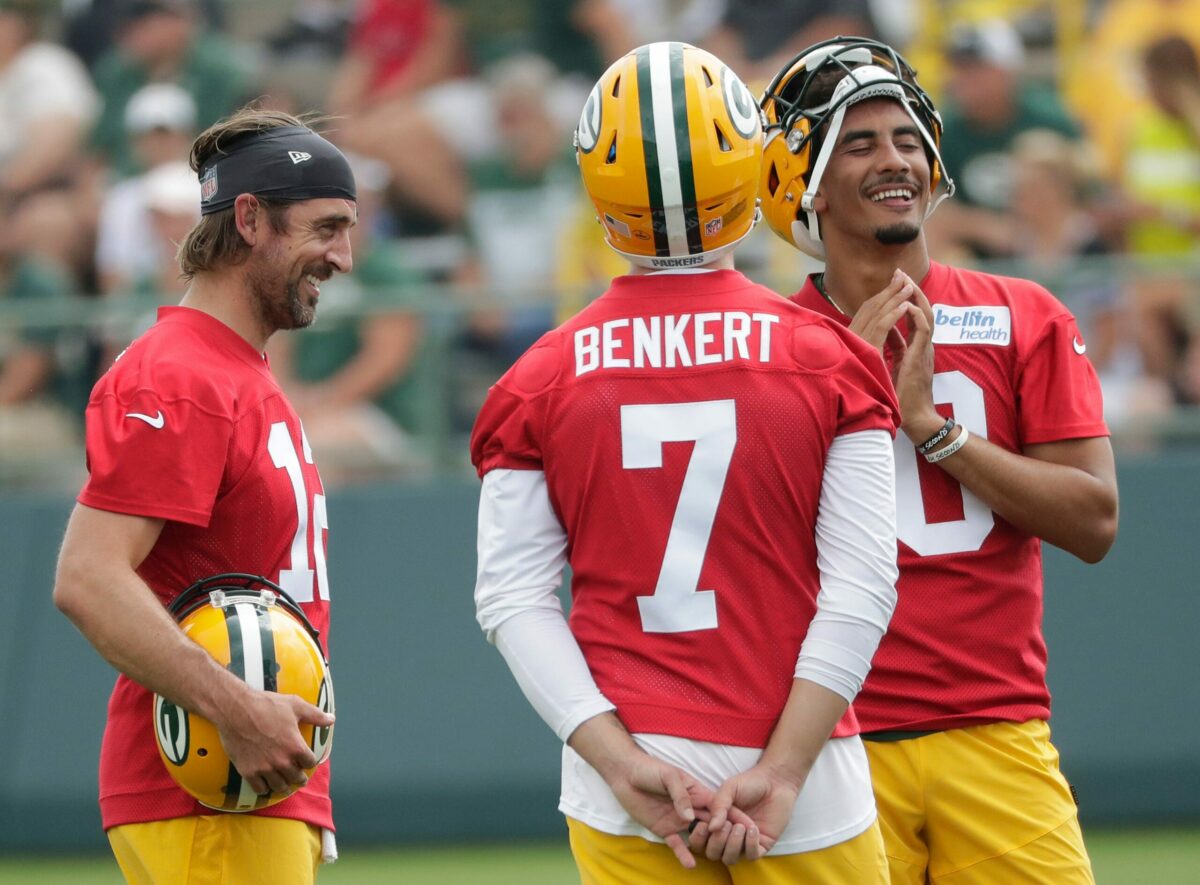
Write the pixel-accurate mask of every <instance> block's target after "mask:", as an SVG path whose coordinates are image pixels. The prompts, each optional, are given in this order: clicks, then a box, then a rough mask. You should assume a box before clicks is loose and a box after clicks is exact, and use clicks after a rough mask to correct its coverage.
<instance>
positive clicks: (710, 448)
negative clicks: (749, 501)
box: [621, 399, 737, 633]
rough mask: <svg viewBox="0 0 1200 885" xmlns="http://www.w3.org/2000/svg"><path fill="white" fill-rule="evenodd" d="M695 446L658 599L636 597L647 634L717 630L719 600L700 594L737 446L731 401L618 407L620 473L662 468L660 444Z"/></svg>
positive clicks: (711, 594)
mask: <svg viewBox="0 0 1200 885" xmlns="http://www.w3.org/2000/svg"><path fill="white" fill-rule="evenodd" d="M669 442H695V444H696V445H695V447H694V448H693V449H692V457H691V460H689V461H688V466H687V471H686V472H685V474H684V477H683V487H682V488H681V489H680V491H679V502H678V504H677V505H676V507H675V513H674V515H673V517H672V519H671V531H670V533H669V534H668V535H667V549H666V551H665V553H664V554H663V560H662V568H661V569H660V570H659V573H658V581H657V583H656V584H655V586H654V595H653V596H639V597H638V609H639V611H640V613H641V616H642V629H643V630H645V631H646V632H647V633H685V632H688V631H691V630H715V629H716V627H717V594H716V591H715V590H700V589H699V584H700V570H701V569H702V568H703V567H704V557H705V554H706V553H707V551H708V541H709V537H710V536H711V535H712V527H713V520H714V519H716V515H717V505H718V504H720V501H721V493H722V491H723V490H724V488H725V477H726V476H727V474H728V473H729V462H730V461H731V460H732V459H733V449H734V446H736V445H737V414H736V410H735V408H734V401H733V400H731V399H726V400H713V401H711V402H700V403H650V404H644V405H632V406H621V466H622V467H624V468H625V469H626V470H648V469H654V468H659V469H661V468H662V451H663V444H664V443H669Z"/></svg>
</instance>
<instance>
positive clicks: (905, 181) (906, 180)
mask: <svg viewBox="0 0 1200 885" xmlns="http://www.w3.org/2000/svg"><path fill="white" fill-rule="evenodd" d="M886 184H902V185H905V186H906V187H911V188H912V189H913V190H915V191H916V192H917V193H920V192H921V186H920V185H919V184H917V182H916V179H914V178H911V177H910V176H908V175H887V176H884V177H883V178H878V179H876V180H875V181H872V182H871V183H869V184H867V185H865V186H864V187H863V190H864V191H869V190H874V189H875V188H877V187H880V186H881V185H886Z"/></svg>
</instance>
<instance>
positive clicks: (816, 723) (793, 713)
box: [758, 679, 849, 791]
mask: <svg viewBox="0 0 1200 885" xmlns="http://www.w3.org/2000/svg"><path fill="white" fill-rule="evenodd" d="M848 706H849V703H848V702H847V701H846V699H845V698H843V697H842V696H841V695H839V694H837V693H835V692H832V691H830V690H829V689H827V688H825V687H823V686H820V685H817V684H816V683H815V682H809V681H808V680H807V679H794V680H792V690H791V692H790V693H789V695H788V700H787V704H786V705H785V706H784V708H783V713H782V714H781V715H780V717H779V722H778V723H777V724H776V725H775V730H774V731H773V732H772V733H771V739H770V740H769V741H768V742H767V746H766V749H765V750H763V755H762V759H761V760H759V763H758V764H759V765H760V766H762V767H765V768H767V769H769V770H771V771H772V772H774V773H775V774H776V775H777V776H778V777H780V778H782V779H783V780H785V781H787V782H788V783H791V784H793V785H795V787H796V789H797V791H799V790H800V789H801V788H802V787H803V786H804V781H805V780H806V779H807V778H808V772H809V769H811V768H812V766H813V763H814V762H815V761H816V759H817V756H819V755H820V753H821V750H822V748H824V746H825V742H826V741H828V740H829V736H830V735H831V734H833V729H834V728H835V727H836V726H837V723H838V720H839V719H841V718H842V716H843V715H844V714H845V712H846V708H847V707H848Z"/></svg>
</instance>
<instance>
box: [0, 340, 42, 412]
mask: <svg viewBox="0 0 1200 885" xmlns="http://www.w3.org/2000/svg"><path fill="white" fill-rule="evenodd" d="M53 372H54V358H53V357H52V356H51V355H50V353H49V351H46V350H43V349H41V348H38V347H24V348H22V349H21V350H18V351H17V352H16V353H14V354H12V355H11V356H9V357H8V359H6V360H4V362H3V364H0V405H8V404H11V403H19V402H24V401H25V400H27V399H31V398H32V397H34V396H35V395H37V394H38V393H40V392H41V391H42V388H44V387H45V385H46V383H47V382H48V381H49V380H50V376H51V375H52V374H53Z"/></svg>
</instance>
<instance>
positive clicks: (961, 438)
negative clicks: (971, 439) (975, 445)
mask: <svg viewBox="0 0 1200 885" xmlns="http://www.w3.org/2000/svg"><path fill="white" fill-rule="evenodd" d="M968 436H969V434H968V433H967V428H965V427H962V428H960V430H959V432H958V436H956V437H955V438H954V442H952V443H950V445H948V446H946V448H944V449H939V450H938V451H936V452H930V453H929V454H927V455H926V456H925V460H926V461H928V462H929V463H930V464H936V463H937V462H938V461H941V460H943V459H945V458H949V457H950V456H951V455H953V454H954V453H955V452H957V451H958V450H959V449H961V448H962V447H963V446H965V445H966V444H967V437H968Z"/></svg>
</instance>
